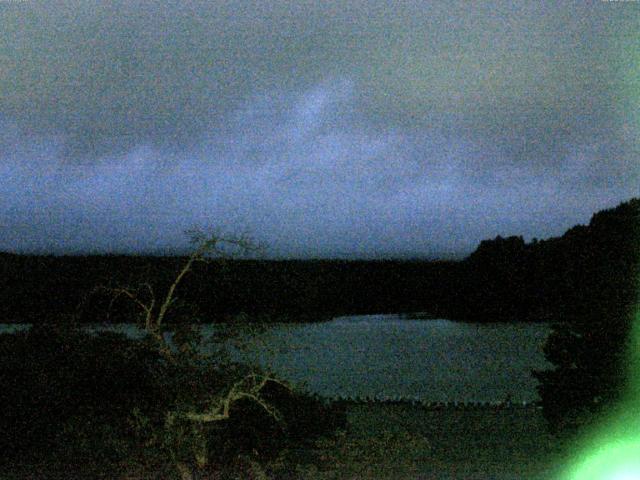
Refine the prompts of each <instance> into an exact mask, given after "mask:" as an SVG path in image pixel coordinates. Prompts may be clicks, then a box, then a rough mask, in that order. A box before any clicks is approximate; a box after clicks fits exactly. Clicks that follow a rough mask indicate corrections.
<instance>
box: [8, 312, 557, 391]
mask: <svg viewBox="0 0 640 480" xmlns="http://www.w3.org/2000/svg"><path fill="white" fill-rule="evenodd" d="M16 327H17V326H2V330H3V331H4V330H5V329H7V328H8V329H14V330H15V329H16ZM203 328H204V333H205V337H207V338H211V336H212V335H213V333H214V330H215V328H216V327H214V326H211V325H206V326H204V327H203ZM107 329H108V330H111V331H117V332H124V333H127V334H129V335H133V334H136V328H135V327H133V326H132V325H113V326H110V327H108V328H107ZM138 332H139V331H138ZM548 332H549V328H548V326H547V325H542V324H530V323H527V324H518V325H513V324H490V325H478V324H465V323H458V322H451V321H449V320H406V319H402V318H400V317H399V316H397V315H368V316H355V317H339V318H336V319H335V320H333V321H331V322H322V323H310V324H300V325H291V324H286V325H285V324H279V325H274V326H272V327H269V328H267V329H266V330H264V331H262V332H258V333H255V334H254V335H253V336H252V339H251V341H250V342H247V343H248V344H249V346H248V347H247V350H246V352H245V353H241V352H240V351H239V350H238V349H237V348H233V349H232V350H233V351H234V352H235V353H234V356H236V358H244V359H249V360H252V361H257V362H259V363H260V364H261V365H262V366H264V367H268V368H270V369H272V370H273V371H274V372H276V373H277V374H279V375H280V376H282V377H284V378H286V379H288V380H290V381H292V382H294V383H296V384H298V385H300V386H302V387H304V388H307V389H308V390H310V391H312V392H316V393H318V394H321V395H326V396H332V397H335V396H360V397H367V396H369V397H380V398H394V397H402V398H415V399H420V400H426V401H497V400H503V399H505V398H506V397H507V395H511V397H512V399H513V400H514V401H525V400H526V401H531V400H535V399H536V398H537V394H536V391H535V386H536V382H535V380H534V379H533V378H532V377H531V375H530V371H531V370H532V369H542V368H545V367H547V363H546V361H545V359H544V355H543V354H542V345H543V343H544V340H545V338H546V336H547V334H548Z"/></svg>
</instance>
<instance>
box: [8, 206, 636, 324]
mask: <svg viewBox="0 0 640 480" xmlns="http://www.w3.org/2000/svg"><path fill="white" fill-rule="evenodd" d="M639 202H640V200H639V199H632V200H630V201H628V202H624V203H622V204H620V205H619V206H617V207H616V208H613V209H608V210H603V211H601V212H598V213H596V214H594V215H593V217H592V219H591V221H590V223H589V224H588V225H578V226H575V227H573V228H571V229H569V230H568V231H567V232H566V233H565V234H564V235H562V236H561V237H555V238H549V239H546V240H537V239H534V240H533V241H531V242H525V241H524V239H523V237H517V236H511V237H506V238H503V237H501V236H497V237H496V238H494V239H492V240H484V241H482V242H481V243H480V244H479V246H478V247H477V249H476V250H475V251H474V252H473V253H472V254H471V255H469V256H468V257H467V258H465V259H464V260H462V261H457V262H456V261H423V260H413V261H409V260H378V261H360V260H358V261H354V260H351V261H350V260H255V259H253V260H242V259H236V260H226V261H224V262H212V263H207V264H204V265H198V266H197V267H194V269H193V271H192V272H190V274H189V276H188V277H186V278H185V279H184V281H183V283H182V285H181V287H180V297H181V298H182V299H183V300H184V302H183V308H176V309H174V315H177V316H180V315H182V316H184V317H185V318H191V319H199V320H200V321H203V322H216V321H224V320H228V319H229V318H231V317H233V316H234V315H237V314H239V313H245V314H247V315H248V316H249V318H261V319H263V320H264V319H267V320H285V321H295V322H297V321H309V320H320V319H324V318H330V317H332V316H336V315H348V314H367V313H395V312H427V313H429V314H430V316H440V317H444V318H449V319H454V320H466V321H481V322H491V321H566V320H569V321H572V320H576V321H578V320H580V319H583V318H586V317H589V316H593V312H594V311H598V312H603V311H607V312H610V311H611V310H612V309H619V308H627V309H628V308H630V307H631V306H632V305H633V304H634V302H635V287H636V285H635V279H636V277H637V273H638V246H639V243H638V241H637V239H638V238H640V237H639V236H638V203H639ZM184 260H185V259H184V258H183V257H178V256H164V257H162V256H141V255H131V256H125V255H92V256H30V255H16V254H10V253H0V282H1V284H0V321H4V322H30V323H39V322H45V321H51V320H53V319H52V318H51V315H52V312H57V315H59V316H62V317H65V316H67V317H68V316H73V317H75V318H77V319H79V320H80V321H81V322H104V321H110V322H127V321H130V320H128V319H130V318H131V311H130V309H131V308H132V306H131V305H130V303H129V302H125V301H122V302H113V301H112V299H111V298H110V297H108V296H104V295H102V296H101V295H100V293H99V292H98V290H99V287H108V286H112V285H127V286H130V287H131V288H136V287H137V286H139V285H140V284H141V283H142V282H148V283H150V284H151V285H152V286H154V287H155V288H160V289H161V288H165V287H166V286H167V285H168V284H169V283H170V282H171V280H172V279H173V277H174V276H175V273H176V271H178V270H179V268H180V265H181V264H182V262H183V261H184Z"/></svg>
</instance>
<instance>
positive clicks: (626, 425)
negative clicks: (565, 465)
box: [562, 312, 640, 480]
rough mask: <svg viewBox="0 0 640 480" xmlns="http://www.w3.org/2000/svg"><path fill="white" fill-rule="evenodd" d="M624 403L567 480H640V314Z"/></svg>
mask: <svg viewBox="0 0 640 480" xmlns="http://www.w3.org/2000/svg"><path fill="white" fill-rule="evenodd" d="M628 349H629V351H628V357H627V358H628V359H629V362H628V364H627V374H628V377H627V378H628V379H629V380H628V384H627V392H626V395H625V398H624V400H623V401H622V402H621V403H620V405H619V406H618V408H616V409H615V410H614V411H613V412H612V413H611V414H610V416H609V417H608V418H607V419H606V420H604V421H603V422H602V425H601V427H600V428H599V429H597V430H596V431H594V432H593V433H592V434H591V435H590V436H589V437H590V438H588V439H586V440H583V443H584V446H583V450H582V453H581V454H580V455H578V456H577V457H576V459H575V460H574V462H573V465H571V466H570V468H569V469H568V470H567V473H566V474H565V475H564V476H563V477H562V478H563V480H640V312H639V313H637V314H636V316H635V321H634V324H633V329H632V333H631V336H630V342H629V344H628Z"/></svg>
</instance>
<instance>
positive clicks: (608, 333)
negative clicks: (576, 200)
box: [534, 199, 640, 433]
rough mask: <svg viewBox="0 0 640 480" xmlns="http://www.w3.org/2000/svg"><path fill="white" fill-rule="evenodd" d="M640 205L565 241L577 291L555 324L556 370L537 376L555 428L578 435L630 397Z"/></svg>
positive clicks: (551, 354) (552, 350)
mask: <svg viewBox="0 0 640 480" xmlns="http://www.w3.org/2000/svg"><path fill="white" fill-rule="evenodd" d="M639 240H640V200H637V199H636V200H632V201H630V202H626V203H623V204H621V205H619V206H618V207H616V208H614V209H611V210H608V211H603V212H600V213H598V214H596V215H594V216H593V218H592V220H591V222H590V224H589V226H588V227H583V228H580V229H573V230H571V231H569V232H567V234H566V235H565V236H564V237H563V238H562V242H563V244H564V248H565V249H570V251H571V252H572V258H573V259H574V261H573V264H572V265H571V269H570V271H569V272H570V274H571V275H575V276H576V277H575V280H574V281H573V282H572V285H573V288H574V289H576V290H577V291H576V292H574V293H573V295H571V297H570V301H569V302H568V305H567V307H566V309H565V310H564V312H563V313H564V316H565V320H566V321H565V322H562V323H557V324H555V325H554V326H553V331H552V333H551V335H550V336H549V338H548V340H547V343H546V345H545V355H546V357H547V359H548V360H549V362H551V363H552V364H553V368H552V369H550V370H547V371H538V372H534V376H535V377H536V378H537V379H538V381H539V382H540V383H539V386H538V392H539V394H540V397H541V399H542V404H543V407H544V414H545V417H546V419H547V421H548V422H549V425H550V427H551V428H552V429H553V430H554V431H556V432H558V433H561V432H571V431H574V430H575V429H576V428H579V427H581V426H582V425H584V424H586V423H589V422H591V421H592V420H594V419H595V418H597V417H598V416H599V414H601V413H604V412H606V411H607V410H608V409H609V408H610V407H611V406H612V405H613V404H614V403H616V402H617V401H619V400H620V398H621V395H622V394H623V393H624V389H625V383H626V382H627V381H628V379H627V378H625V377H626V373H627V369H626V358H627V355H628V353H629V349H630V347H631V346H630V345H629V339H630V331H631V326H632V321H633V316H634V313H635V310H636V306H637V302H638V285H637V281H638V279H639V277H638V273H639V270H640V268H639V266H640V248H639V247H640V243H639Z"/></svg>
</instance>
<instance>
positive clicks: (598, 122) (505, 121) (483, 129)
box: [0, 0, 640, 258]
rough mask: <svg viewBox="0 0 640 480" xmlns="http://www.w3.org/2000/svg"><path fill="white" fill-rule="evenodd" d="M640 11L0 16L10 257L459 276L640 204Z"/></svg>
mask: <svg viewBox="0 0 640 480" xmlns="http://www.w3.org/2000/svg"><path fill="white" fill-rule="evenodd" d="M638 32H640V2H636V1H600V0H598V1H587V0H580V1H575V2H573V1H563V2H550V1H549V2H547V1H531V2H529V1H513V2H504V1H495V2H483V1H477V2H466V1H465V2H462V1H456V0H447V1H430V2H418V1H394V2H391V1H386V2H385V1H381V0H361V1H339V2H338V1H331V0H322V1H309V0H291V1H288V0H287V1H285V0H270V1H252V0H242V1H241V0H217V1H215V2H196V1H192V0H181V1H173V0H170V1H165V2H152V1H147V2H129V1H123V2H120V1H111V2H109V1H106V2H93V1H89V0H83V1H77V2H69V1H67V2H57V1H47V2H40V1H35V0H8V1H7V0H0V250H3V251H13V252H32V253H34V252H37V253H44V252H46V253H56V254H60V253H88V252H93V253H95V252H121V253H122V252H124V253H141V252H147V253H149V252H151V253H153V252H171V251H180V250H181V249H185V248H187V246H188V238H187V237H186V236H185V234H184V231H185V230H187V229H189V228H193V227H199V228H202V229H205V230H208V229H212V230H213V231H216V232H224V233H228V234H231V235H239V234H246V235H249V236H250V237H252V238H254V239H255V241H256V242H257V243H260V244H261V245H263V246H265V249H266V250H265V251H266V252H267V253H266V255H267V256H270V257H287V258H291V257H302V258H317V257H323V258H382V257H394V258H461V257H463V256H465V255H467V254H469V253H470V252H471V251H473V250H474V249H475V247H476V246H477V244H478V243H479V241H480V240H482V239H486V238H493V237H495V236H497V235H502V236H508V235H523V236H524V237H525V239H527V240H530V239H532V238H533V237H537V238H547V237H550V236H557V235H561V234H562V233H563V232H564V231H565V230H566V229H568V228H569V227H571V226H573V225H575V224H578V223H583V224H584V223H587V222H588V221H589V218H590V216H591V214H592V213H594V212H595V211H597V210H600V209H602V208H608V207H612V206H615V205H616V204H618V203H619V202H621V201H624V200H627V199H629V198H631V197H633V196H638V195H639V188H638V187H639V185H640V183H639V180H640V175H639V173H640V168H639V166H640V148H639V147H640V34H638Z"/></svg>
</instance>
